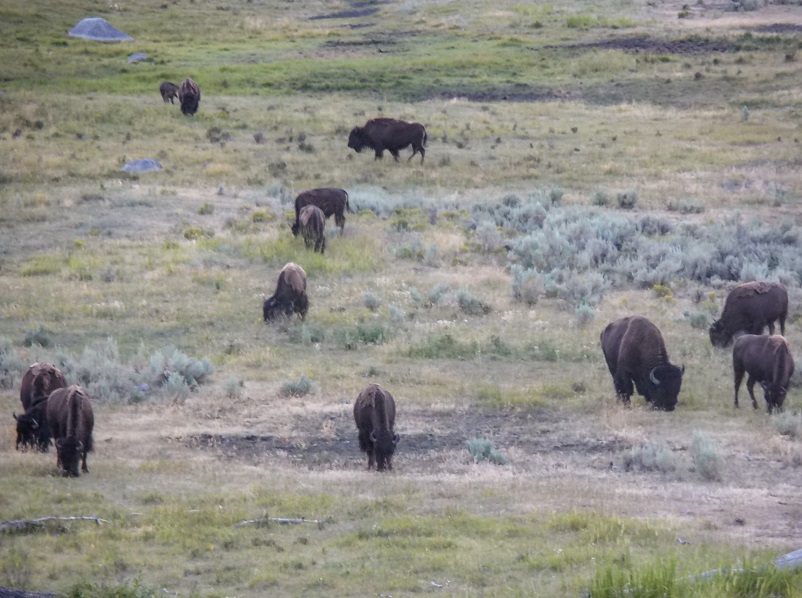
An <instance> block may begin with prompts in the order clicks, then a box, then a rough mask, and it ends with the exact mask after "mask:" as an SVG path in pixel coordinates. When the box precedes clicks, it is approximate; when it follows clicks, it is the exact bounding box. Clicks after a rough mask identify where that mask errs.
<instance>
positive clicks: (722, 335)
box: [708, 320, 732, 349]
mask: <svg viewBox="0 0 802 598" xmlns="http://www.w3.org/2000/svg"><path fill="white" fill-rule="evenodd" d="M708 332H709V333H710V344H711V345H713V346H714V347H718V348H719V349H724V348H725V347H727V345H729V344H730V343H731V342H732V335H731V334H728V333H727V331H726V330H725V328H724V322H722V321H721V320H717V321H715V322H713V323H712V324H711V325H710V329H709V330H708Z"/></svg>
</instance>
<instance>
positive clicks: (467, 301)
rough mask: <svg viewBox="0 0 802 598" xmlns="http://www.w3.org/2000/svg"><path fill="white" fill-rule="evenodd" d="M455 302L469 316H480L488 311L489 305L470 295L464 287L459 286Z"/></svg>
mask: <svg viewBox="0 0 802 598" xmlns="http://www.w3.org/2000/svg"><path fill="white" fill-rule="evenodd" d="M457 304H458V305H459V308H460V309H461V310H462V311H463V312H464V313H466V314H468V315H469V316H482V315H485V314H488V313H490V309H491V308H490V306H489V305H488V304H487V303H485V302H484V301H482V300H481V299H478V298H476V297H474V296H473V295H471V293H470V292H469V291H468V289H466V288H465V287H460V289H459V290H458V291H457Z"/></svg>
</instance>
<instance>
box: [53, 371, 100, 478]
mask: <svg viewBox="0 0 802 598" xmlns="http://www.w3.org/2000/svg"><path fill="white" fill-rule="evenodd" d="M47 420H48V422H50V433H51V434H52V435H53V441H54V442H55V443H56V455H57V461H56V466H57V467H61V468H62V469H63V470H64V476H72V477H74V478H77V477H78V476H79V475H80V473H79V472H78V463H79V462H80V463H81V471H84V472H86V473H89V469H88V468H87V467H86V453H88V452H89V451H91V450H92V448H93V446H92V428H93V427H94V426H95V417H94V415H93V413H92V402H91V401H90V400H89V397H88V396H86V393H85V392H84V391H83V389H82V388H81V387H80V386H78V385H76V384H73V385H72V386H68V387H67V388H59V389H58V390H54V391H53V392H52V393H50V397H49V398H48V399H47Z"/></svg>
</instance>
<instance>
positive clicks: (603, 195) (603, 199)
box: [591, 191, 611, 207]
mask: <svg viewBox="0 0 802 598" xmlns="http://www.w3.org/2000/svg"><path fill="white" fill-rule="evenodd" d="M610 201H611V200H610V195H609V194H608V193H607V192H606V191H596V192H595V193H594V194H593V199H592V201H591V203H592V204H593V205H594V206H599V207H603V206H608V205H610Z"/></svg>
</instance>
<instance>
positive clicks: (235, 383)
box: [223, 376, 245, 400]
mask: <svg viewBox="0 0 802 598" xmlns="http://www.w3.org/2000/svg"><path fill="white" fill-rule="evenodd" d="M244 390H245V381H244V380H243V379H242V378H237V377H236V376H230V377H228V378H226V379H225V380H223V392H224V393H225V395H226V398H229V399H232V400H233V399H239V398H241V397H242V393H243V391H244Z"/></svg>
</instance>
